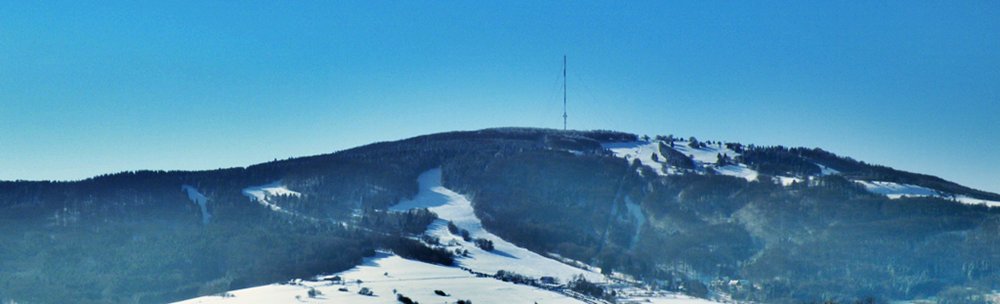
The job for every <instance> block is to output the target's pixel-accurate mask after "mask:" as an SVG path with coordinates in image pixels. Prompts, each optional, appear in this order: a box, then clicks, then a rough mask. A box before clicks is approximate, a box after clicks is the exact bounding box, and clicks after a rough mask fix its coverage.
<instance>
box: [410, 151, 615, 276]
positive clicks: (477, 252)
mask: <svg viewBox="0 0 1000 304" xmlns="http://www.w3.org/2000/svg"><path fill="white" fill-rule="evenodd" d="M417 182H418V184H419V185H420V191H419V192H418V193H417V195H416V196H414V197H413V199H412V200H408V201H403V202H400V203H399V204H397V205H395V206H392V207H391V208H390V210H391V211H406V210H410V209H415V208H427V209H428V210H430V211H431V212H434V213H435V214H437V216H438V218H440V219H438V220H436V221H434V222H433V223H431V224H430V225H429V226H428V227H427V232H426V234H427V235H430V236H433V237H436V238H438V240H439V241H440V242H441V243H442V244H446V245H448V248H449V249H452V250H453V249H456V248H462V249H465V250H468V251H469V253H470V256H469V257H461V256H459V257H457V258H456V259H455V262H456V263H457V264H458V265H460V266H462V267H466V268H469V269H472V270H474V271H477V272H481V273H486V274H494V273H496V272H497V271H498V270H506V271H512V272H515V273H518V274H522V275H527V276H531V277H535V278H539V277H542V276H551V277H555V278H558V279H559V280H560V282H563V283H565V282H567V281H569V280H570V279H572V277H573V276H575V275H577V274H581V275H583V276H584V277H586V278H587V280H590V281H603V280H604V276H602V275H601V274H600V273H596V272H592V271H588V270H583V269H579V268H576V267H572V266H570V265H566V264H563V263H560V262H558V261H555V260H553V259H550V258H547V257H545V256H542V255H540V254H537V253H535V252H532V251H530V250H528V249H525V248H522V247H518V246H517V245H514V244H512V243H510V242H507V241H505V240H504V239H501V238H500V237H498V236H496V235H494V234H492V233H490V232H489V231H486V229H483V225H482V222H481V221H480V220H479V218H478V217H476V214H475V212H474V211H473V207H472V202H470V201H469V200H468V199H467V198H466V197H465V196H463V195H461V194H458V193H455V192H454V191H451V190H449V189H448V188H445V187H443V186H442V185H441V169H433V170H430V171H427V172H424V173H423V174H421V175H420V177H419V178H418V179H417ZM448 221H451V222H452V223H454V224H455V226H458V228H461V229H465V230H468V231H469V235H470V236H471V237H472V238H473V239H477V238H483V239H487V240H490V241H493V247H494V250H493V251H486V250H482V249H480V248H479V247H476V245H475V244H474V243H473V242H466V241H465V240H463V239H462V237H461V236H458V235H454V234H452V233H451V232H450V231H448Z"/></svg>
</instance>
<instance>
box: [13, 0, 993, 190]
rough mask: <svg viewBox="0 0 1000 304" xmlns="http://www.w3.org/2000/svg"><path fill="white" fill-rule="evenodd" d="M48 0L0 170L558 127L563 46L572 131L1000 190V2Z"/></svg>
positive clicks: (33, 30) (20, 55) (269, 153)
mask: <svg viewBox="0 0 1000 304" xmlns="http://www.w3.org/2000/svg"><path fill="white" fill-rule="evenodd" d="M34 2H36V1H2V2H0V179H6V180H11V179H59V180H65V179H79V178H84V177H88V176H93V175H97V174H102V173H110V172H117V171H123V170H136V169H209V168H217V167H231V166H244V165H249V164H254V163H258V162H263V161H269V160H272V159H275V158H279V159H281V158H287V157H291V156H305V155H312V154H319V153H328V152H332V151H336V150H341V149H345V148H349V147H353V146H357V145H361V144H365V143H369V142H373V141H383V140H394V139H401V138H406V137H410V136H415V135H420V134H426V133H433V132H442V131H449V130H470V129H479V128H487V127H497V126H531V127H551V128H556V127H560V126H561V123H562V122H561V118H560V115H561V96H560V78H559V77H560V69H561V64H562V62H561V61H562V55H563V54H567V55H568V56H569V67H570V73H569V103H570V105H569V111H570V113H569V115H570V121H569V125H570V127H571V128H574V129H615V130H623V131H630V132H635V133H639V134H650V135H654V134H675V135H682V136H690V135H695V136H697V137H699V138H703V139H716V140H727V141H739V142H744V143H757V144H765V145H772V144H782V145H786V146H807V147H816V146H818V147H822V148H824V149H827V150H830V151H833V152H836V153H839V154H842V155H848V156H852V157H854V158H856V159H861V160H865V161H868V162H872V163H879V164H884V165H889V166H893V167H896V168H900V169H904V170H910V171H917V172H922V173H929V174H934V175H938V176H941V177H944V178H946V179H950V180H954V181H957V182H959V183H962V184H966V185H969V186H973V187H977V188H981V189H986V190H991V191H994V192H1000V174H998V173H997V172H1000V152H998V151H997V149H998V148H1000V2H998V1H940V2H930V1H898V2H881V1H822V2H831V3H814V2H821V1H787V2H752V3H751V2H748V1H724V2H703V1H690V2H685V3H671V2H665V1H653V2H631V1H613V2H612V1H608V2H594V3H584V2H565V3H538V1H524V2H514V1H495V2H492V1H460V2H448V1H443V2H442V1H428V2H416V1H414V2H410V1H388V2H379V1H358V2H346V1H317V2H308V1H261V2H259V3H252V2H250V1H220V2H212V1H191V2H187V3H184V1H122V2H118V3H111V2H105V3H91V2H90V1H39V2H45V3H34ZM84 2H86V3H84ZM135 2H140V3H135Z"/></svg>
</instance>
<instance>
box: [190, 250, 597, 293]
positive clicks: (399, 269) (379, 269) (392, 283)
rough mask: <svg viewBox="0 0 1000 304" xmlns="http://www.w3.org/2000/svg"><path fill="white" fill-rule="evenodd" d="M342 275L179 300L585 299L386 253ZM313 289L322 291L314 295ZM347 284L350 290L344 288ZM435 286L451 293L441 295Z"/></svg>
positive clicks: (367, 260) (379, 254)
mask: <svg viewBox="0 0 1000 304" xmlns="http://www.w3.org/2000/svg"><path fill="white" fill-rule="evenodd" d="M333 276H334V275H329V276H323V277H321V279H328V278H332V277H333ZM336 276H339V277H340V278H341V279H342V281H343V282H344V283H343V284H334V283H333V282H332V281H326V280H317V281H299V282H297V283H296V284H271V285H265V286H259V287H253V288H247V289H241V290H236V291H231V292H229V294H230V295H231V297H222V296H205V297H200V298H195V299H190V300H186V301H183V302H179V303H187V304H195V303H359V304H364V303H398V302H397V301H396V295H395V294H394V293H393V291H394V290H395V291H396V293H400V294H403V295H405V296H407V297H409V298H411V299H413V300H414V301H417V302H420V303H455V302H456V301H458V300H459V299H463V300H472V301H473V303H534V302H537V303H557V304H558V303H574V304H575V303H583V302H581V301H579V300H576V299H573V298H571V297H568V296H566V295H563V294H561V293H558V292H553V291H548V290H543V289H538V288H534V287H531V286H527V285H517V284H513V283H507V282H503V281H500V280H496V279H493V278H480V277H476V276H475V275H473V274H470V273H469V272H467V271H464V270H462V269H459V268H456V267H446V266H441V265H434V264H428V263H423V262H418V261H413V260H408V259H404V258H401V257H399V256H397V255H394V254H390V253H383V252H380V253H378V254H377V255H376V256H375V257H373V258H369V259H366V260H365V262H364V263H363V264H361V265H359V266H357V267H354V268H352V269H350V270H347V271H344V272H341V273H338V274H336ZM358 280H361V283H360V284H359V283H357V281H358ZM362 287H366V288H368V289H370V290H371V291H372V292H373V293H374V295H372V296H366V295H360V294H358V291H359V290H361V288H362ZM310 288H313V289H315V290H316V291H319V292H320V293H322V294H321V295H318V296H316V297H315V298H310V297H309V295H308V294H309V290H310ZM341 288H346V289H347V291H340V290H339V289H341ZM435 290H441V291H443V292H445V293H447V294H448V295H449V296H439V295H436V294H434V291H435Z"/></svg>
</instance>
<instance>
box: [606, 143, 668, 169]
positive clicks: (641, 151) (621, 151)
mask: <svg viewBox="0 0 1000 304" xmlns="http://www.w3.org/2000/svg"><path fill="white" fill-rule="evenodd" d="M601 146H602V147H604V148H605V149H608V150H610V151H611V152H612V153H614V154H615V156H617V157H620V158H624V159H625V160H627V161H629V163H631V162H632V160H633V159H638V160H639V163H641V164H642V165H644V166H647V167H650V168H653V171H656V173H657V174H660V175H665V174H666V173H665V172H664V171H663V167H664V166H663V165H664V163H663V162H664V161H666V159H667V158H666V157H664V156H663V154H660V142H659V141H652V142H649V141H632V142H614V143H604V144H601ZM653 155H656V157H657V160H653Z"/></svg>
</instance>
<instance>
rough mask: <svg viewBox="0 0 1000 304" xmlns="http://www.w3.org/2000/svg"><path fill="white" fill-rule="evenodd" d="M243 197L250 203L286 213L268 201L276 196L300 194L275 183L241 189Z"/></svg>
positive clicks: (278, 182)
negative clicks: (247, 198) (250, 201)
mask: <svg viewBox="0 0 1000 304" xmlns="http://www.w3.org/2000/svg"><path fill="white" fill-rule="evenodd" d="M243 195H246V196H247V197H249V198H250V200H252V201H255V202H257V203H259V204H261V205H264V206H267V207H268V208H271V210H274V211H280V212H286V211H285V210H284V209H282V208H281V207H280V206H278V205H275V204H273V203H271V201H270V200H269V199H270V198H272V197H276V196H301V195H302V194H300V193H298V192H295V191H292V190H289V189H288V187H285V186H284V185H282V184H281V182H280V181H277V182H273V183H270V184H267V185H262V186H254V187H249V188H246V189H243Z"/></svg>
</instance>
